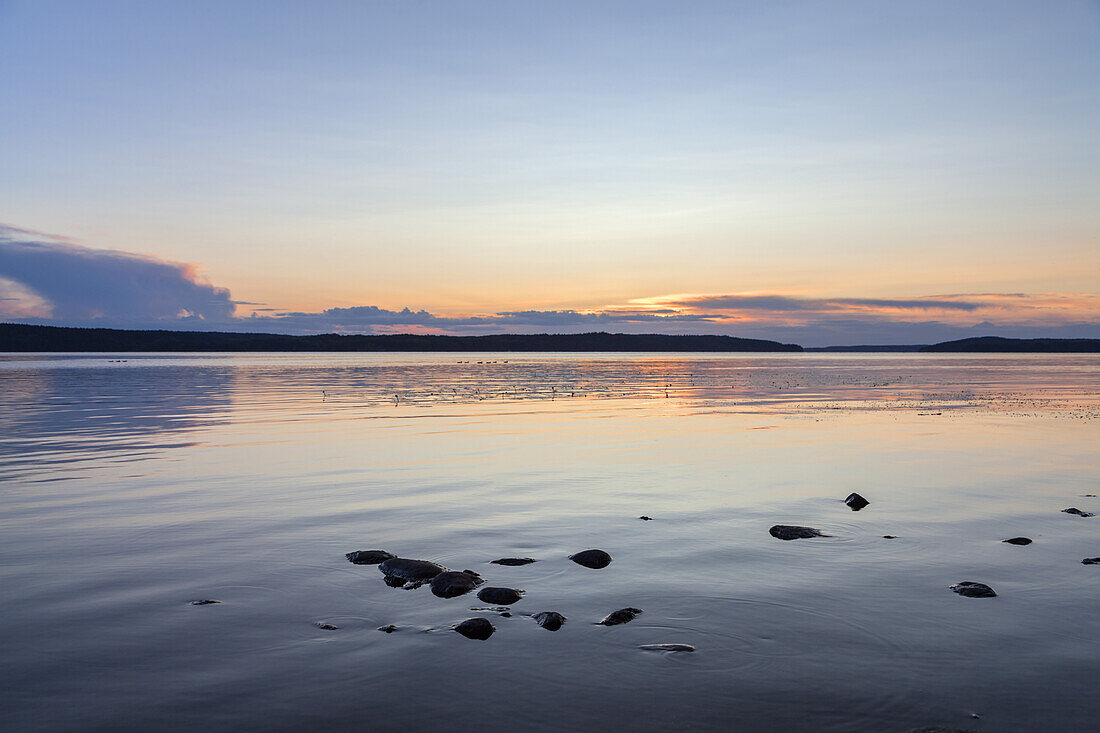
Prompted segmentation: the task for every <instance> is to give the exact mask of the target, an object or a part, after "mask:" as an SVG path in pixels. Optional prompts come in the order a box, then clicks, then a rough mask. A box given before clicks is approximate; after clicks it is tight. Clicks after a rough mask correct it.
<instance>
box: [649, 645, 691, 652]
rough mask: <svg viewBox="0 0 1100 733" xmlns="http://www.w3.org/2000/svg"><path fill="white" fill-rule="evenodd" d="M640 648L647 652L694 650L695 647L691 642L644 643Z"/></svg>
mask: <svg viewBox="0 0 1100 733" xmlns="http://www.w3.org/2000/svg"><path fill="white" fill-rule="evenodd" d="M638 648H639V649H645V650H646V651H647V652H693V651H695V647H693V646H692V645H691V644H642V645H641V646H640V647H638Z"/></svg>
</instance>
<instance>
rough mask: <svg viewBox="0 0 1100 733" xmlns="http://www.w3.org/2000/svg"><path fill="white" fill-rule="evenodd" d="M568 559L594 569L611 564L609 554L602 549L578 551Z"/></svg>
mask: <svg viewBox="0 0 1100 733" xmlns="http://www.w3.org/2000/svg"><path fill="white" fill-rule="evenodd" d="M569 559H570V560H572V561H573V562H575V563H577V564H578V565H584V566H585V567H586V568H592V569H594V570H599V569H600V568H606V567H607V566H608V565H610V564H611V555H608V554H607V553H606V552H604V551H603V550H585V551H584V552H578V553H577V554H576V555H570V556H569Z"/></svg>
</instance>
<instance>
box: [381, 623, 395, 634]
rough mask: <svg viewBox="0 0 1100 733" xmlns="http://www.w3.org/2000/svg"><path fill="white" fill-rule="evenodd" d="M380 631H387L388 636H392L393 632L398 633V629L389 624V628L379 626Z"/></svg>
mask: <svg viewBox="0 0 1100 733" xmlns="http://www.w3.org/2000/svg"><path fill="white" fill-rule="evenodd" d="M378 630H379V631H385V632H386V633H387V634H392V633H393V632H395V631H397V627H396V626H394V625H393V624H389V625H388V626H379V627H378Z"/></svg>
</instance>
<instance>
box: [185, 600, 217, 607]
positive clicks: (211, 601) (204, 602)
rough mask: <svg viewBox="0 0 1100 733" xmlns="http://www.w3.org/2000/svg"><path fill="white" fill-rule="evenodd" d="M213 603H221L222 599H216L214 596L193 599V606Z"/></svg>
mask: <svg viewBox="0 0 1100 733" xmlns="http://www.w3.org/2000/svg"><path fill="white" fill-rule="evenodd" d="M213 603H221V601H215V600H214V599H213V598H203V599H202V600H198V601H191V605H192V606H209V605H211V604H213Z"/></svg>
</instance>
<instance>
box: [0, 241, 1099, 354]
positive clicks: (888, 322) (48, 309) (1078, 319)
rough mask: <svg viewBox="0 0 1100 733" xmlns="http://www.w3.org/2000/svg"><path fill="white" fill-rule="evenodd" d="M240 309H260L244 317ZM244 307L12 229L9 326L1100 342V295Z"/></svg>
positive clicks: (175, 267)
mask: <svg viewBox="0 0 1100 733" xmlns="http://www.w3.org/2000/svg"><path fill="white" fill-rule="evenodd" d="M238 305H243V306H256V307H250V308H249V309H248V311H249V313H248V315H238ZM260 306H262V304H257V303H251V302H246V301H235V300H233V299H232V297H231V294H230V292H229V290H228V289H226V288H223V287H218V286H216V285H213V284H212V283H209V282H207V281H206V280H205V279H204V278H203V277H202V276H201V275H200V272H199V268H198V266H196V265H194V264H190V263H180V262H171V261H166V260H163V259H160V258H156V257H152V256H148V255H143V254H135V253H131V252H123V251H117V250H103V249H92V248H88V247H84V246H81V245H80V244H77V243H74V242H72V241H70V240H68V239H66V238H63V237H56V236H51V235H46V234H42V233H40V232H34V231H31V230H26V229H19V228H16V227H10V226H2V225H0V319H3V320H5V321H8V322H13V323H29V324H41V325H57V326H81V327H105V328H141V329H169V330H203V331H212V330H237V331H252V332H272V333H287V334H312V333H330V332H336V333H363V334H380V333H410V332H414V333H439V334H456V335H471V334H487V333H505V332H511V333H577V332H584V331H606V330H613V331H618V332H623V333H693V334H727V335H731V336H743V337H746V338H765V339H773V340H776V341H783V342H793V343H799V344H802V345H804V346H827V345H852V344H887V343H892V344H906V343H933V342H937V341H946V340H951V339H956V338H966V337H969V336H975V335H999V336H1014V337H1019V338H1035V337H1043V336H1046V337H1061V338H1072V337H1077V338H1097V337H1100V295H1098V294H1094V293H1085V294H1060V293H1045V294H1027V293H980V294H946V295H932V296H928V297H922V298H897V299H893V298H859V297H822V296H817V297H813V296H802V295H791V294H784V293H724V294H723V293H719V294H691V293H688V294H678V295H665V296H655V297H646V298H636V299H632V300H630V301H629V302H627V303H625V304H621V305H620V304H609V305H607V306H606V307H604V308H600V309H593V310H588V309H586V310H573V309H561V310H525V309H517V310H509V311H500V312H496V313H490V314H462V315H445V314H436V313H431V312H428V311H426V310H423V309H421V310H412V309H410V308H407V307H406V308H403V309H400V310H391V309H387V308H382V307H379V306H375V305H362V306H353V307H333V308H327V309H324V310H321V311H317V312H302V311H292V310H282V309H275V308H269V307H260Z"/></svg>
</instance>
